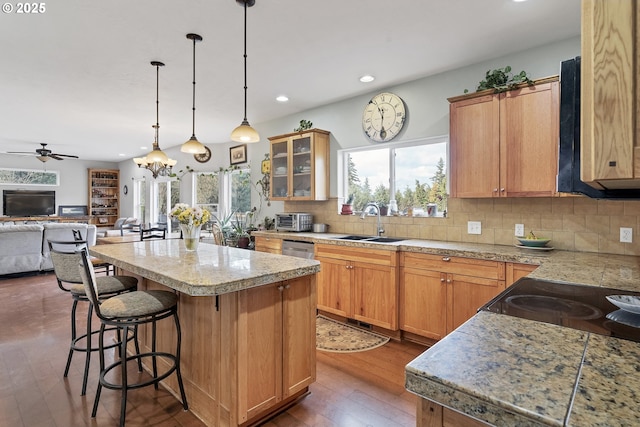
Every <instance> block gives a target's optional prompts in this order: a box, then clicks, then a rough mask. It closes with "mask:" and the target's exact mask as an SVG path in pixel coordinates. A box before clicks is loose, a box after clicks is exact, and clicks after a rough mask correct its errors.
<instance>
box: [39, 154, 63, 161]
mask: <svg viewBox="0 0 640 427" xmlns="http://www.w3.org/2000/svg"><path fill="white" fill-rule="evenodd" d="M42 157H51V158H52V159H56V160H64V159H63V158H62V157H58V155H57V154H49V155H48V156H42Z"/></svg>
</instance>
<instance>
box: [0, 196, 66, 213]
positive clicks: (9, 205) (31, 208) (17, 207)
mask: <svg viewBox="0 0 640 427" xmlns="http://www.w3.org/2000/svg"><path fill="white" fill-rule="evenodd" d="M55 212H56V192H55V191H28V190H3V191H2V214H3V215H5V216H46V215H54V214H55Z"/></svg>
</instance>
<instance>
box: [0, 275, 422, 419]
mask: <svg viewBox="0 0 640 427" xmlns="http://www.w3.org/2000/svg"><path fill="white" fill-rule="evenodd" d="M70 311H71V297H70V296H69V295H68V294H66V293H64V292H62V291H61V290H60V289H58V286H57V284H56V280H55V276H54V275H53V274H52V273H51V274H39V275H34V276H27V277H20V278H2V279H0V427H76V426H78V427H83V426H92V427H103V426H115V425H117V423H118V419H119V408H120V395H119V393H118V392H116V391H113V390H107V389H105V390H103V392H102V396H101V399H100V406H99V408H98V414H97V417H96V418H95V419H92V418H91V416H90V415H91V409H92V405H93V399H94V396H95V389H96V386H97V380H98V363H99V362H98V357H97V354H95V353H94V355H93V357H92V362H91V369H90V373H89V381H88V386H87V395H86V396H80V389H81V385H82V371H83V368H84V358H83V357H82V356H83V355H82V354H80V353H76V355H75V356H74V358H73V362H72V364H71V370H70V372H69V376H68V377H67V378H64V377H63V376H62V374H63V371H64V366H65V363H66V359H67V353H68V350H69V339H70V331H69V315H70ZM84 313H86V306H79V307H78V318H79V319H78V323H79V327H80V328H82V327H83V326H82V325H83V322H84V321H85V319H84V317H85V316H84ZM98 324H99V321H98V320H97V319H95V320H94V325H98ZM424 349H425V348H424V347H423V346H419V345H416V344H411V343H402V344H400V343H396V342H390V343H389V344H387V345H385V346H383V347H379V348H377V349H374V350H370V351H366V352H360V353H348V354H345V353H327V352H321V351H319V352H318V354H317V356H318V365H317V371H318V375H317V381H316V383H314V384H312V386H311V387H310V391H311V394H310V395H309V396H307V397H305V398H304V399H303V400H302V401H301V402H300V403H298V404H297V405H295V406H293V407H292V408H290V409H289V410H288V411H287V412H285V413H283V414H280V415H279V416H278V417H276V418H273V419H272V420H270V421H268V422H267V423H266V424H265V426H269V427H293V426H295V427H305V426H322V427H329V426H338V427H343V426H345V427H346V426H348V427H359V426H362V427H364V426H373V427H378V426H380V427H393V426H415V411H416V397H415V396H414V395H412V394H410V393H409V392H407V391H406V390H405V389H404V366H405V365H406V364H407V363H408V362H409V361H411V360H413V359H414V358H415V357H416V356H417V355H419V354H420V353H422V352H423V351H424ZM135 374H136V373H135V371H134V372H132V373H131V375H135ZM203 425H204V424H202V423H201V422H200V421H199V420H198V419H197V418H196V417H195V416H194V415H192V414H191V413H190V412H185V411H183V410H182V406H181V405H180V403H179V402H178V401H177V400H176V399H175V398H174V397H173V396H172V395H170V394H169V393H168V392H166V391H164V390H163V389H162V388H160V389H159V390H155V389H154V388H153V387H145V388H143V389H139V390H134V391H132V392H130V393H129V398H128V402H127V426H128V427H136V426H161V427H201V426H203Z"/></svg>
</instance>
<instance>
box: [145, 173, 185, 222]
mask: <svg viewBox="0 0 640 427" xmlns="http://www.w3.org/2000/svg"><path fill="white" fill-rule="evenodd" d="M153 185H154V187H153V195H154V197H153V199H154V206H153V213H152V215H151V217H152V218H155V220H151V222H152V223H157V224H158V225H166V226H167V231H168V232H169V233H171V231H172V230H174V229H177V228H178V225H177V223H173V222H172V221H170V218H169V213H170V212H171V208H173V207H174V206H175V205H176V203H178V202H179V201H180V181H178V180H177V179H172V180H169V181H154V184H153Z"/></svg>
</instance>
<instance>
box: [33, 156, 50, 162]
mask: <svg viewBox="0 0 640 427" xmlns="http://www.w3.org/2000/svg"><path fill="white" fill-rule="evenodd" d="M36 158H37V159H38V160H40V161H41V162H42V163H46V162H48V161H49V159H50V158H51V157H49V156H36Z"/></svg>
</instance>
